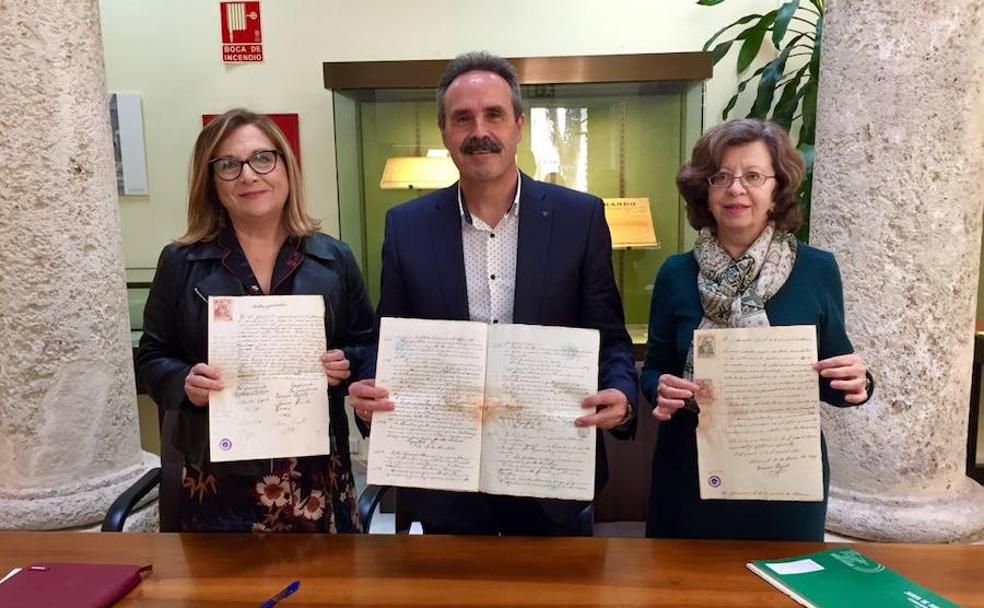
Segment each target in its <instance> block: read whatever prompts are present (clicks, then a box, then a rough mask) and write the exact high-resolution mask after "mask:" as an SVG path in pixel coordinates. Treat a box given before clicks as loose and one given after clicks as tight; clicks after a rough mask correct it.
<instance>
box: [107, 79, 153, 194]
mask: <svg viewBox="0 0 984 608" xmlns="http://www.w3.org/2000/svg"><path fill="white" fill-rule="evenodd" d="M109 121H110V124H111V126H112V130H113V154H114V156H115V157H116V191H117V193H119V194H120V195H127V196H131V195H140V194H147V158H146V155H145V152H144V134H143V111H142V110H141V109H140V95H135V94H131V93H112V94H110V96H109Z"/></svg>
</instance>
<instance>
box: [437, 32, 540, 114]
mask: <svg viewBox="0 0 984 608" xmlns="http://www.w3.org/2000/svg"><path fill="white" fill-rule="evenodd" d="M476 70H477V71H481V72H492V73H493V74H498V75H499V76H501V77H502V79H503V80H505V81H506V84H508V85H509V89H510V90H511V91H512V104H513V114H514V115H515V117H516V118H518V117H519V116H520V115H521V114H522V113H523V96H522V94H521V93H520V92H519V78H518V77H517V76H516V68H514V67H513V65H512V64H511V63H509V62H508V61H506V60H505V59H503V58H502V57H498V56H496V55H493V54H492V53H489V52H486V51H472V52H470V53H465V54H464V55H458V56H457V57H455V58H454V59H452V60H451V63H449V64H448V67H447V69H446V70H444V74H443V75H441V80H440V82H439V83H438V84H437V124H439V125H440V126H441V127H444V94H445V93H447V91H448V87H449V86H451V83H452V82H454V79H455V78H457V77H458V76H461V75H462V74H464V73H465V72H474V71H476Z"/></svg>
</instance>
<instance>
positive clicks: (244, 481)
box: [136, 109, 374, 532]
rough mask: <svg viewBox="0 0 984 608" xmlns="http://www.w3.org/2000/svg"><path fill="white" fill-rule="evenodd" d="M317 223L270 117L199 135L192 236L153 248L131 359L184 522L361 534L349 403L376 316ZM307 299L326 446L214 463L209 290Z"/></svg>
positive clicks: (225, 122) (235, 120)
mask: <svg viewBox="0 0 984 608" xmlns="http://www.w3.org/2000/svg"><path fill="white" fill-rule="evenodd" d="M317 229H318V222H317V220H315V219H314V218H312V217H311V216H310V215H308V213H307V211H306V210H305V205H304V192H303V186H302V183H301V173H300V168H299V166H298V164H297V160H296V158H295V156H294V153H293V151H292V150H291V147H290V145H289V144H288V142H287V139H286V138H285V137H284V135H283V133H281V131H280V129H278V128H277V126H276V125H275V124H274V123H273V122H272V121H271V120H270V119H269V118H267V117H266V116H263V115H261V114H255V113H253V112H249V111H247V110H243V109H234V110H230V111H229V112H226V113H225V114H223V115H221V116H219V117H217V118H215V119H214V120H212V121H211V122H210V123H209V124H208V125H207V126H206V127H205V128H204V129H203V130H202V131H201V133H200V134H199V136H198V140H197V142H196V143H195V149H194V156H193V159H192V165H191V179H190V196H189V201H188V228H187V232H186V233H185V234H184V236H182V237H181V238H179V239H177V240H176V241H175V242H174V243H173V244H171V245H168V246H167V247H165V248H164V251H163V252H162V253H161V256H160V260H159V261H158V264H157V272H156V274H155V275H154V282H153V284H152V286H151V288H150V294H149V296H148V299H147V305H146V308H145V310H144V329H143V336H142V337H141V339H140V347H139V350H138V352H137V361H136V364H137V376H138V379H139V381H140V382H141V383H142V384H143V385H144V386H145V387H146V388H147V391H148V393H149V394H150V396H151V397H152V398H153V399H154V401H155V402H156V403H157V404H158V406H159V407H160V408H161V409H162V410H163V413H164V429H165V432H164V433H163V435H164V439H165V440H168V439H169V440H170V442H171V444H170V445H167V446H163V447H164V450H165V453H168V452H169V451H170V452H172V453H174V452H176V453H179V454H180V457H181V458H182V459H183V470H182V471H181V480H180V486H181V487H180V488H179V489H178V492H179V496H178V497H174V496H169V495H167V494H166V493H167V492H170V491H172V489H171V488H168V487H167V486H166V485H164V486H162V496H161V503H162V509H164V508H167V507H168V506H170V505H175V503H176V507H177V518H176V519H177V529H178V531H182V532H184V531H228V532H248V531H274V532H304V531H309V532H357V531H360V530H361V523H360V521H359V518H358V514H357V508H356V495H355V487H354V484H353V478H352V465H351V461H350V459H349V447H348V418H347V415H346V412H345V409H344V405H343V398H344V389H345V385H346V381H347V379H348V377H349V373H350V372H349V370H350V368H351V366H352V365H353V363H355V362H356V361H357V360H358V357H359V355H360V353H361V350H362V347H363V346H364V345H366V344H368V343H370V342H371V340H372V334H373V327H374V313H373V310H372V306H371V304H370V302H369V298H368V297H367V295H366V290H365V287H364V285H363V281H362V275H361V273H360V272H359V268H358V266H357V265H356V262H355V258H354V257H353V255H352V252H351V250H350V249H349V248H348V246H347V245H346V244H345V243H343V242H341V241H339V240H337V239H334V238H332V237H330V236H327V235H324V234H320V233H318V232H317ZM302 294H303V295H319V296H322V297H323V298H324V300H325V323H324V325H325V336H326V338H327V344H328V350H327V352H325V353H323V354H322V355H321V357H320V364H321V366H322V367H323V368H324V372H325V375H326V376H327V379H328V385H329V403H330V405H329V408H330V420H331V423H330V432H329V435H330V437H329V438H326V439H329V440H330V444H331V455H330V456H313V457H300V458H278V459H267V460H261V461H239V462H222V463H212V462H210V458H209V447H208V443H209V442H208V404H209V394H210V393H211V392H212V391H219V390H222V388H223V380H224V379H223V378H222V377H221V375H220V374H219V373H218V371H217V370H216V369H215V368H213V367H210V366H209V365H207V364H206V361H207V359H208V352H207V344H208V340H207V334H206V331H207V326H208V309H207V304H208V297H209V296H243V295H248V296H257V297H263V296H264V295H302ZM163 519H164V518H162V520H163Z"/></svg>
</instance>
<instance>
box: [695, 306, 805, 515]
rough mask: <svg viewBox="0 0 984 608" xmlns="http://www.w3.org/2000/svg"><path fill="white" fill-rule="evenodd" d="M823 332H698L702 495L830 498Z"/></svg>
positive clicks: (779, 329) (767, 329)
mask: <svg viewBox="0 0 984 608" xmlns="http://www.w3.org/2000/svg"><path fill="white" fill-rule="evenodd" d="M816 360H817V344H816V329H815V328H814V327H813V326H812V325H797V326H789V327H756V328H740V329H707V330H700V329H699V330H696V331H695V332H694V383H696V384H697V386H698V387H699V389H698V391H697V393H696V395H695V399H696V401H697V404H698V406H699V407H700V414H699V415H700V421H699V423H698V426H697V454H698V468H699V475H700V497H701V498H703V499H709V498H718V499H730V500H793V501H819V500H823V470H822V461H821V459H820V411H819V397H818V395H819V385H818V379H817V373H816V371H815V370H814V369H813V367H812V365H813V363H815V362H816Z"/></svg>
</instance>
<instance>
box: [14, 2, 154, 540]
mask: <svg viewBox="0 0 984 608" xmlns="http://www.w3.org/2000/svg"><path fill="white" fill-rule="evenodd" d="M0 46H2V48H3V53H2V56H0V139H2V144H0V529H57V528H75V527H89V526H92V525H94V524H98V523H99V522H100V521H101V520H102V518H103V516H104V514H105V511H106V508H107V507H108V506H109V504H110V503H111V502H112V500H113V499H114V498H115V497H116V496H117V495H119V494H120V493H121V492H122V491H124V490H125V489H126V488H127V487H129V485H130V484H131V483H133V482H134V481H135V480H136V479H137V478H138V477H139V476H140V475H141V474H142V473H143V472H144V471H146V470H147V469H148V468H149V467H150V466H153V465H155V464H156V463H157V462H158V461H157V459H156V457H154V456H152V455H150V454H147V453H145V452H142V451H141V449H140V445H139V439H138V433H137V423H136V411H137V410H136V403H135V391H134V381H133V363H132V359H131V355H130V340H129V324H128V322H127V306H126V290H125V283H126V279H125V276H124V270H123V253H122V251H123V250H122V241H121V238H120V220H119V210H118V209H117V196H116V179H115V175H116V172H115V168H114V161H113V145H112V138H111V133H110V125H109V110H108V103H107V92H106V79H105V71H104V69H103V55H102V37H101V35H100V25H99V12H98V5H97V0H83V1H77V0H58V1H50V0H17V1H11V2H7V1H4V2H0ZM155 517H156V515H154V514H148V515H147V518H148V519H153V518H155ZM136 523H137V524H140V522H139V521H137V522H136ZM152 523H154V524H156V522H152Z"/></svg>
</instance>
